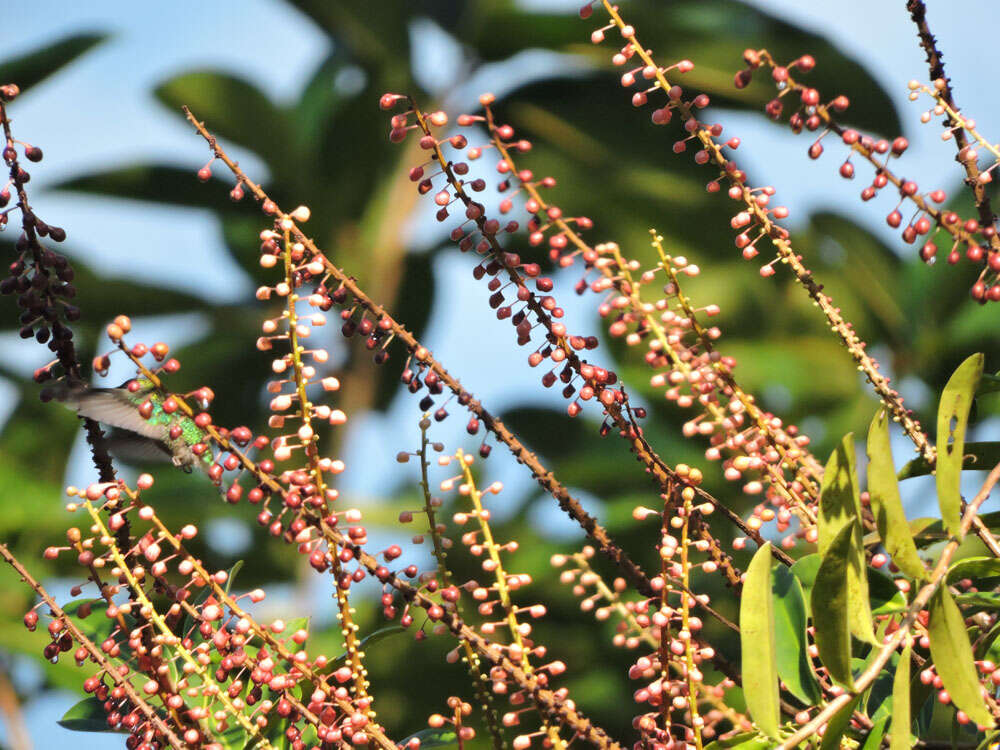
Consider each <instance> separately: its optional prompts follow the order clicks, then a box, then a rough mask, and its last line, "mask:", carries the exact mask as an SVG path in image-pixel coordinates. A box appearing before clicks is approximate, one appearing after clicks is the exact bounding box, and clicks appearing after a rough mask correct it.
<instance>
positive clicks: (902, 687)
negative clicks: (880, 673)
mask: <svg viewBox="0 0 1000 750" xmlns="http://www.w3.org/2000/svg"><path fill="white" fill-rule="evenodd" d="M910 747H912V743H911V742H910V646H909V645H907V647H906V648H904V649H903V653H902V654H901V655H900V657H899V663H898V664H896V676H895V677H894V678H893V681H892V724H891V725H890V726H889V750H907V749H908V748H910Z"/></svg>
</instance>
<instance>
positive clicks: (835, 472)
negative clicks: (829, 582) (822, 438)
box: [817, 432, 861, 555]
mask: <svg viewBox="0 0 1000 750" xmlns="http://www.w3.org/2000/svg"><path fill="white" fill-rule="evenodd" d="M854 464H855V459H854V433H853V432H849V433H847V434H846V435H844V437H843V439H842V440H841V441H840V443H838V444H837V447H836V449H835V450H834V451H833V453H832V454H830V458H829V460H828V461H827V462H826V469H825V470H824V472H823V483H822V485H821V486H820V497H819V518H818V519H817V521H818V529H817V530H818V531H819V553H820V555H823V554H826V550H827V549H828V548H829V546H830V544H831V543H832V542H833V540H834V538H835V537H836V536H837V534H838V533H840V530H841V529H842V528H844V526H846V525H848V524H849V523H850V522H851V521H852V520H854V519H855V518H859V517H860V516H861V499H860V495H859V493H858V484H857V474H856V473H855V469H854Z"/></svg>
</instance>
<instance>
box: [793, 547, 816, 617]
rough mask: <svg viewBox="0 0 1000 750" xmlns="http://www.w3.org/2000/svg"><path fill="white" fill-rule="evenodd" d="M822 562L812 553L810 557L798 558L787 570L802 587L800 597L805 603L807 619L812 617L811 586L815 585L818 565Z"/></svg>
mask: <svg viewBox="0 0 1000 750" xmlns="http://www.w3.org/2000/svg"><path fill="white" fill-rule="evenodd" d="M822 560H823V558H822V557H820V556H819V555H817V554H816V553H815V552H814V553H813V554H811V555H805V556H803V557H800V558H799V559H798V560H796V561H795V564H794V565H792V567H791V568H789V570H791V571H792V574H793V575H794V576H795V577H796V578H797V579H798V581H799V585H800V586H801V587H802V596H803V598H804V599H805V602H806V614H807V615H808V616H809V617H812V590H813V586H815V585H816V573H818V572H819V564H820V563H821V562H822Z"/></svg>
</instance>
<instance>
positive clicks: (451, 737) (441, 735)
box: [399, 727, 458, 750]
mask: <svg viewBox="0 0 1000 750" xmlns="http://www.w3.org/2000/svg"><path fill="white" fill-rule="evenodd" d="M413 739H418V740H420V747H421V748H423V749H425V750H426V748H432V747H437V748H445V747H458V735H457V734H456V733H455V731H454V730H453V729H434V728H431V727H428V728H427V729H422V730H420V731H419V732H415V733H414V734H411V735H410V736H409V737H407V738H406V739H405V740H403V741H402V742H400V743H399V744H400V745H402V746H403V747H406V745H407V743H409V742H410V740H413Z"/></svg>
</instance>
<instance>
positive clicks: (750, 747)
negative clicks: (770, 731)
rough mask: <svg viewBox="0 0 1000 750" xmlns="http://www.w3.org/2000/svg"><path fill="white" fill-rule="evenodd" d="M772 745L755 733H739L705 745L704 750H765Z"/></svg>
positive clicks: (772, 744) (772, 745)
mask: <svg viewBox="0 0 1000 750" xmlns="http://www.w3.org/2000/svg"><path fill="white" fill-rule="evenodd" d="M771 747H774V743H773V742H772V741H771V740H769V739H767V738H766V737H761V736H760V734H758V733H757V732H741V733H740V734H736V735H733V736H732V737H727V738H726V739H724V740H715V742H710V743H709V744H707V745H705V750H767V749H768V748H771Z"/></svg>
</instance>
